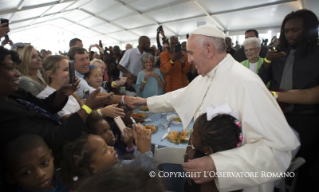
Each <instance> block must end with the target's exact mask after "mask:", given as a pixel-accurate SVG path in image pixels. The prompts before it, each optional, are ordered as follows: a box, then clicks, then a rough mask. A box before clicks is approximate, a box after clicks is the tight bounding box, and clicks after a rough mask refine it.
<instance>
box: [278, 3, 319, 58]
mask: <svg viewBox="0 0 319 192" xmlns="http://www.w3.org/2000/svg"><path fill="white" fill-rule="evenodd" d="M294 18H301V19H302V20H303V23H304V28H305V32H306V33H305V39H304V41H303V42H301V47H302V52H301V54H302V56H306V55H308V54H309V53H310V52H311V51H312V50H313V49H314V46H315V45H317V43H318V27H319V21H318V18H317V16H316V15H315V14H314V13H313V12H312V11H309V10H307V9H301V10H298V11H293V12H291V13H289V14H288V15H286V17H285V18H284V20H283V21H282V24H281V29H280V37H279V40H280V43H279V46H280V48H281V49H282V50H287V48H288V46H289V44H288V42H287V39H286V37H285V25H286V23H287V21H288V20H290V19H294Z"/></svg>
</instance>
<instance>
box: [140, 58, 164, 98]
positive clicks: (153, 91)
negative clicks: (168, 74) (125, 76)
mask: <svg viewBox="0 0 319 192" xmlns="http://www.w3.org/2000/svg"><path fill="white" fill-rule="evenodd" d="M141 60H142V66H143V67H144V69H143V70H142V71H141V72H139V74H138V76H137V81H136V88H137V92H138V95H140V96H141V97H142V98H148V97H152V96H154V95H162V94H163V93H164V86H165V82H164V77H163V75H162V73H161V71H160V69H159V68H154V66H155V65H154V56H153V55H152V54H150V53H145V54H144V55H143V56H142V59H141Z"/></svg>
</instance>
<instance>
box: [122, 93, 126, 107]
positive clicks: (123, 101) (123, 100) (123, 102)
mask: <svg viewBox="0 0 319 192" xmlns="http://www.w3.org/2000/svg"><path fill="white" fill-rule="evenodd" d="M125 97H126V95H123V96H122V104H124V105H125V104H126V103H125Z"/></svg>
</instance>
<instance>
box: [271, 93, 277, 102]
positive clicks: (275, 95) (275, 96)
mask: <svg viewBox="0 0 319 192" xmlns="http://www.w3.org/2000/svg"><path fill="white" fill-rule="evenodd" d="M271 94H272V95H273V96H274V98H275V99H276V100H277V98H278V94H277V93H276V92H275V91H272V92H271Z"/></svg>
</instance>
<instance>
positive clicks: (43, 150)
mask: <svg viewBox="0 0 319 192" xmlns="http://www.w3.org/2000/svg"><path fill="white" fill-rule="evenodd" d="M53 161H54V157H53V155H52V152H51V150H50V149H49V148H48V146H47V144H46V143H45V142H44V141H43V139H42V138H41V137H40V136H38V135H33V134H26V135H22V136H20V137H18V138H16V139H15V140H13V141H11V142H10V143H9V144H8V145H7V146H6V148H5V150H4V162H5V169H6V170H5V171H6V177H7V180H8V181H9V183H11V184H15V185H16V187H17V191H19V192H31V191H46V192H68V189H67V187H66V186H65V185H64V184H63V183H62V182H61V180H60V178H59V177H58V174H57V173H56V172H55V171H54V165H53Z"/></svg>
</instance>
